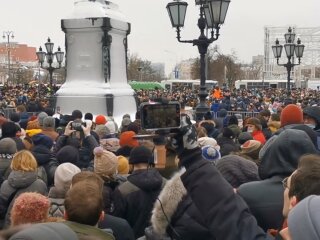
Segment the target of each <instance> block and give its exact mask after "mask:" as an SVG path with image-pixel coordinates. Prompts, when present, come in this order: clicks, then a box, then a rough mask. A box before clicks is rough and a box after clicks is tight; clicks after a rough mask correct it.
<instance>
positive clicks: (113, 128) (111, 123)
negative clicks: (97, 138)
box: [105, 120, 118, 134]
mask: <svg viewBox="0 0 320 240" xmlns="http://www.w3.org/2000/svg"><path fill="white" fill-rule="evenodd" d="M105 125H106V127H107V128H108V129H109V131H110V134H114V133H116V132H117V131H118V128H117V125H116V123H115V122H114V121H112V120H108V122H107V123H106V124H105Z"/></svg>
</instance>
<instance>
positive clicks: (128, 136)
mask: <svg viewBox="0 0 320 240" xmlns="http://www.w3.org/2000/svg"><path fill="white" fill-rule="evenodd" d="M135 135H136V133H135V132H134V131H125V132H123V133H121V135H120V141H119V144H120V146H121V147H123V146H129V147H137V146H139V142H138V140H137V139H134V138H133V137H134V136H135Z"/></svg>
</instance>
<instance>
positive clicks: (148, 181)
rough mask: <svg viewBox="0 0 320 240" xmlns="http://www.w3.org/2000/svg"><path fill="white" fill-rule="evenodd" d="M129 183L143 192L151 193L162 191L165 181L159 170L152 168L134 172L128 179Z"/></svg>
mask: <svg viewBox="0 0 320 240" xmlns="http://www.w3.org/2000/svg"><path fill="white" fill-rule="evenodd" d="M128 181H129V182H131V183H133V184H134V185H136V186H137V187H138V188H140V189H141V190H143V191H146V192H150V191H155V190H160V188H161V185H162V181H163V179H162V176H161V175H160V173H159V172H158V170H157V169H154V168H150V169H143V170H136V171H134V172H133V173H132V174H131V175H130V176H129V177H128Z"/></svg>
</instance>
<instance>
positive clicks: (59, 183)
mask: <svg viewBox="0 0 320 240" xmlns="http://www.w3.org/2000/svg"><path fill="white" fill-rule="evenodd" d="M79 172H81V170H80V168H78V167H77V166H76V165H74V164H72V163H68V162H66V163H62V164H60V165H59V166H58V167H57V169H56V171H55V173H54V186H55V187H56V188H58V189H61V190H65V191H67V190H68V189H69V188H70V185H71V180H72V178H73V176H74V175H76V174H77V173H79Z"/></svg>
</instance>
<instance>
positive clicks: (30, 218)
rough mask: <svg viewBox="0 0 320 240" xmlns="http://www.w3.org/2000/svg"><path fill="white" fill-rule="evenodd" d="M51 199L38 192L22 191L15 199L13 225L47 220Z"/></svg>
mask: <svg viewBox="0 0 320 240" xmlns="http://www.w3.org/2000/svg"><path fill="white" fill-rule="evenodd" d="M49 207H50V201H49V199H48V198H47V197H45V196H43V195H41V194H40V193H36V192H24V193H21V194H20V195H19V196H18V197H17V198H16V199H15V201H14V203H13V206H12V209H11V223H12V225H13V226H17V225H20V224H26V223H40V222H45V221H46V220H47V218H48V212H49Z"/></svg>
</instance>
